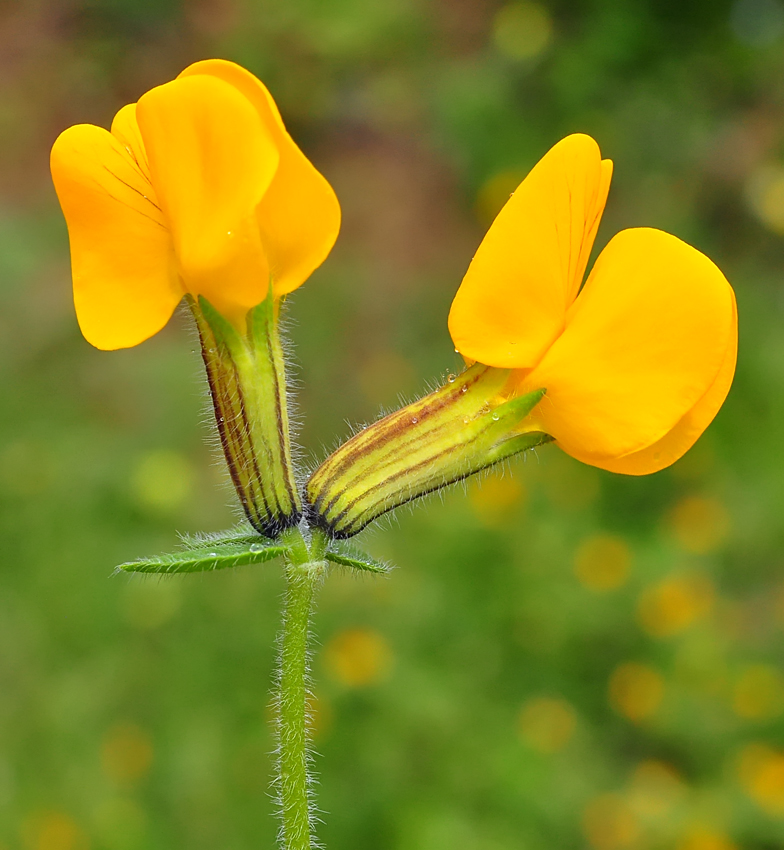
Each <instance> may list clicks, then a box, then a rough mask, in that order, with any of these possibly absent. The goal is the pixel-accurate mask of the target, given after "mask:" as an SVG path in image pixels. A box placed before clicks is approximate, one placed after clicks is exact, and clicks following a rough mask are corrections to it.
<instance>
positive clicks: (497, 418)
mask: <svg viewBox="0 0 784 850" xmlns="http://www.w3.org/2000/svg"><path fill="white" fill-rule="evenodd" d="M500 418H501V417H500V416H499V415H498V414H497V413H493V422H498V420H499V419H500Z"/></svg>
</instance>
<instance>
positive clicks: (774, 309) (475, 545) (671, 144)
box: [0, 0, 784, 850]
mask: <svg viewBox="0 0 784 850" xmlns="http://www.w3.org/2000/svg"><path fill="white" fill-rule="evenodd" d="M208 56H221V57H225V58H229V59H234V60H236V61H239V62H241V63H242V64H244V65H246V66H247V67H248V68H250V69H251V70H252V71H254V72H255V73H257V74H258V75H259V76H260V77H261V78H262V79H264V80H265V81H266V82H267V84H268V86H269V87H270V89H271V90H272V92H273V94H274V95H275V97H276V99H277V101H278V103H279V105H280V108H281V111H282V113H283V115H284V118H285V120H286V121H287V123H288V125H289V127H290V129H291V131H292V133H293V135H294V137H295V138H296V139H297V140H298V141H299V143H300V144H301V145H302V147H303V148H304V149H305V150H306V152H307V153H308V155H309V156H310V157H311V158H312V160H313V161H314V162H315V163H316V164H317V166H318V167H319V168H320V169H321V170H322V171H323V173H324V174H325V175H326V176H327V177H328V178H329V179H330V181H331V182H332V184H333V186H334V187H335V189H336V191H337V193H338V196H339V198H340V200H341V203H342V206H343V210H344V226H343V230H342V234H341V236H340V239H339V242H338V245H337V246H336V248H335V250H334V252H333V255H332V256H331V257H330V259H329V260H328V262H327V263H326V264H325V265H324V267H323V268H322V269H320V270H319V271H318V272H317V273H316V274H315V275H314V276H313V278H312V280H311V281H310V282H309V283H308V284H307V285H306V286H304V287H303V288H302V289H301V290H300V291H298V292H297V293H296V294H295V295H294V296H293V297H291V299H290V302H289V310H288V316H289V325H288V335H289V339H290V341H291V351H292V354H293V356H294V357H295V359H296V363H297V366H296V378H297V387H298V388H297V395H298V407H299V411H300V421H301V431H300V443H301V445H302V447H303V467H307V466H309V465H312V464H315V463H316V462H318V459H319V458H321V457H323V456H324V454H325V452H326V451H328V450H329V448H330V447H334V446H335V445H336V444H337V442H338V441H339V440H341V439H343V438H345V437H346V436H347V435H348V434H349V432H350V431H349V425H348V424H347V423H349V422H350V423H356V422H361V421H368V420H371V419H372V418H373V417H375V416H376V415H377V413H378V412H379V410H380V409H381V408H382V407H387V408H388V407H389V406H391V405H394V404H395V403H396V400H397V397H398V394H402V395H403V396H404V397H406V398H410V397H412V396H413V395H415V394H417V393H419V392H421V391H423V390H424V389H425V388H426V387H428V386H431V385H433V383H434V382H436V381H437V380H439V379H440V377H441V376H443V375H444V374H446V373H447V372H448V371H454V370H455V369H456V368H458V365H459V364H458V360H457V355H456V354H454V352H453V348H452V345H451V343H450V340H449V336H448V334H447V331H446V314H447V311H448V308H449V304H450V300H451V298H452V296H453V294H454V292H455V290H456V288H457V286H458V284H459V282H460V279H461V276H462V274H463V272H464V270H465V268H466V266H467V264H468V262H469V260H470V258H471V256H472V253H473V252H474V250H475V249H476V246H477V245H478V243H479V241H480V239H481V236H482V234H483V232H484V229H485V228H486V226H487V225H488V223H489V221H490V220H491V218H492V214H493V213H494V211H495V210H496V209H497V208H498V206H499V204H500V203H501V202H502V200H503V197H504V195H505V193H506V194H508V192H509V191H511V189H512V188H513V187H514V181H515V180H518V179H519V178H520V177H521V176H523V175H524V174H525V172H526V170H527V169H528V168H530V167H531V166H532V165H533V164H534V162H535V161H536V160H537V159H538V158H539V157H540V156H541V155H542V154H543V153H544V152H545V151H546V150H547V148H548V147H549V146H550V145H551V144H553V143H554V142H555V141H557V140H558V139H559V138H560V137H562V136H563V135H566V134H567V133H570V132H575V131H581V132H588V133H591V134H592V135H593V136H594V137H595V138H596V139H597V140H598V141H599V143H600V145H601V147H602V151H603V153H604V154H605V156H609V157H610V158H612V159H613V160H614V161H615V169H616V170H615V179H614V183H613V188H612V190H611V193H610V199H609V202H608V206H607V211H606V214H605V218H604V222H603V224H602V229H601V231H600V234H599V238H598V246H599V247H601V246H602V245H603V244H605V243H606V241H607V240H608V239H609V238H610V236H611V235H612V234H613V233H614V232H616V231H617V230H619V229H621V228H624V227H630V226H639V225H651V226H656V227H661V228H663V229H666V230H669V231H671V232H673V233H675V234H676V235H678V236H680V237H681V238H683V239H685V240H687V241H689V242H691V243H692V244H694V245H695V246H697V247H699V248H700V249H702V250H703V251H705V252H706V253H707V254H708V255H709V256H710V257H711V258H713V259H714V260H715V261H716V262H717V263H718V264H719V266H720V267H721V268H722V269H723V270H724V271H725V273H726V274H727V276H728V277H729V279H730V281H731V282H732V283H733V285H734V286H735V288H736V292H737V296H738V302H739V310H740V317H741V349H740V359H739V363H738V373H737V378H736V382H735V385H734V387H733V390H732V392H731V394H730V397H729V399H728V401H727V403H726V405H725V407H724V409H723V410H722V411H721V413H720V414H719V416H718V418H717V420H716V422H715V423H714V424H713V425H712V426H711V427H710V429H709V430H708V432H707V434H706V435H705V436H704V437H703V438H702V440H701V441H700V443H699V444H698V445H697V447H696V448H695V449H694V450H693V451H692V452H691V453H690V454H689V455H688V456H687V457H686V458H684V459H683V460H682V461H681V462H679V463H678V464H676V465H675V466H674V467H673V468H672V469H670V470H667V471H664V472H661V473H659V474H657V475H654V476H651V477H648V478H644V479H631V478H624V477H620V476H615V475H612V474H609V473H603V472H600V471H597V470H594V469H591V468H588V467H583V466H581V465H579V464H577V463H576V462H573V461H571V460H570V459H569V458H567V457H565V456H563V455H561V454H560V453H559V452H558V450H557V449H555V448H553V447H546V448H545V449H543V450H541V451H539V452H537V454H536V455H535V456H533V455H532V456H530V457H528V458H526V459H525V460H521V461H519V462H517V463H515V464H514V465H513V468H512V469H511V470H506V472H505V474H504V476H495V477H493V478H491V479H489V480H487V481H486V482H485V483H484V486H483V487H481V488H479V487H477V486H476V485H475V484H471V485H469V487H468V493H467V494H466V493H465V492H463V491H462V490H460V489H456V490H454V491H452V492H449V493H448V494H446V495H445V496H444V498H443V499H438V498H434V499H431V500H430V501H428V502H426V503H424V504H421V505H418V506H417V507H416V508H415V510H412V511H405V510H404V511H402V512H400V514H399V515H398V516H396V517H395V518H394V520H393V521H391V522H388V523H386V524H382V527H380V528H378V529H376V530H372V531H368V532H365V533H364V534H363V535H362V537H361V538H360V540H359V541H358V542H359V543H360V544H361V545H364V546H365V547H366V548H367V549H368V550H369V551H370V552H372V553H373V554H374V555H376V556H378V557H381V558H384V559H388V560H390V561H392V562H393V563H394V564H395V565H396V566H397V567H398V568H399V569H397V570H396V571H395V572H394V573H393V574H392V576H391V577H390V578H389V579H380V580H376V579H375V578H365V579H361V580H357V579H354V578H352V577H351V576H347V575H343V574H340V573H334V574H333V575H331V576H330V577H329V578H328V580H327V582H326V585H325V587H324V590H323V593H322V597H321V602H320V607H319V611H318V615H317V618H316V623H315V628H316V632H317V634H318V638H319V642H320V644H321V646H320V647H319V648H318V649H317V651H316V653H315V658H314V665H313V666H314V690H315V692H316V695H317V698H318V699H317V704H316V707H315V711H316V718H317V736H316V749H317V751H318V753H319V755H318V757H317V759H316V768H317V771H318V773H319V774H320V775H321V783H320V789H319V803H320V806H321V808H322V809H323V810H324V812H325V813H326V814H325V824H324V826H323V827H322V829H321V836H322V838H323V840H324V842H325V844H326V846H327V847H330V848H344V850H349V848H357V850H359V848H374V850H518V848H525V850H545V848H547V850H572V848H574V850H582V848H594V850H625V848H642V849H643V850H644V849H645V848H652V850H656V848H661V849H662V850H665V848H673V850H732V848H739V850H740V848H743V850H774V848H777V847H781V846H782V844H783V843H784V755H782V748H784V714H782V712H784V683H783V682H784V679H782V673H781V665H782V661H784V642H783V640H782V639H783V637H784V552H782V543H783V542H784V540H783V538H784V450H782V441H783V440H784V288H783V287H782V267H784V241H782V235H783V234H784V177H783V176H782V175H784V171H783V170H782V169H783V168H784V164H783V163H784V160H783V159H782V156H783V155H784V147H783V146H782V143H783V142H784V117H783V116H784V112H783V111H782V110H783V109H784V6H783V5H782V3H781V2H779V0H737V2H734V3H730V2H725V0H711V2H707V0H681V2H673V0H659V1H658V2H655V0H551V1H550V0H548V1H547V2H543V3H542V4H541V5H539V6H532V5H531V4H530V3H519V4H517V5H513V6H504V5H503V4H499V3H497V2H493V0H372V2H367V0H366V2H358V0H268V2H262V0H190V2H183V3H178V2H172V0H155V2H153V0H91V2H90V1H89V0H17V2H15V3H14V2H11V3H8V4H5V5H3V6H2V7H0V64H1V65H2V74H0V293H1V295H2V300H1V301H0V304H1V305H2V306H1V307H0V390H1V395H0V848H2V850H17V848H19V849H20V850H22V848H24V850H88V848H90V850H141V848H144V850H159V848H160V850H163V848H167V850H174V848H182V849H183V850H186V848H187V850H198V849H199V848H210V850H245V848H267V847H270V848H271V847H273V846H274V841H275V828H276V827H275V822H274V820H273V818H272V817H271V812H272V804H271V801H270V796H269V780H270V775H271V761H270V755H269V753H270V750H271V748H272V740H271V736H270V730H269V708H268V703H269V689H270V683H271V678H272V675H273V655H274V644H275V636H276V631H277V627H278V609H279V605H280V596H281V590H282V584H281V575H280V569H279V567H278V565H276V564H269V565H263V566H260V567H255V568H243V569H239V570H236V571H233V572H226V573H221V574H215V575H206V576H187V577H182V578H181V579H172V580H168V581H152V580H139V579H137V580H132V579H130V578H128V577H126V576H119V577H112V569H113V567H114V565H115V564H117V563H120V562H123V561H126V560H130V559H133V558H137V557H143V556H146V555H152V554H155V553H157V552H160V551H166V550H168V549H170V548H172V547H173V546H174V545H175V544H176V541H177V537H176V532H177V531H182V532H194V531H200V530H206V531H210V530H219V529H222V528H225V527H227V526H229V525H230V524H232V523H233V521H234V518H235V510H234V507H233V499H232V495H231V493H230V491H229V489H228V487H227V485H226V481H225V477H224V475H223V472H222V468H221V465H220V462H219V459H218V458H217V456H216V454H215V451H214V447H213V449H211V448H210V447H209V444H210V443H212V442H214V441H213V438H212V430H211V425H210V424H209V415H208V411H207V405H206V400H205V385H204V380H203V377H202V373H201V365H200V362H199V358H198V356H197V353H196V352H195V351H194V349H195V338H194V334H193V332H192V330H191V329H190V328H189V327H188V324H187V321H186V320H185V317H184V316H181V317H180V318H177V319H175V320H173V321H172V322H171V323H170V326H169V327H168V328H167V329H166V330H165V331H164V332H163V333H162V334H160V335H159V336H158V337H156V338H155V339H153V340H151V341H149V342H147V343H145V344H144V345H143V346H141V347H139V348H138V349H134V350H130V351H122V352H115V353H103V352H98V351H96V350H93V349H91V348H90V346H89V345H88V344H87V343H85V342H84V341H83V339H82V338H81V336H80V334H79V331H78V327H77V325H76V321H75V318H74V315H73V308H72V305H71V300H70V282H69V268H68V247H67V235H66V230H65V225H64V222H63V221H62V218H61V216H60V213H59V210H58V207H57V204H56V199H55V196H54V192H53V190H52V189H51V186H50V183H49V179H48V171H47V154H48V149H49V146H50V145H51V142H52V141H53V140H54V138H55V136H56V135H57V133H58V132H59V131H60V130H62V129H63V128H65V127H66V126H68V125H69V124H72V123H80V122H93V123H97V124H101V125H104V126H108V124H109V122H110V121H111V118H112V116H113V114H114V112H115V111H116V110H117V109H118V108H119V107H120V106H121V105H122V104H124V103H127V102H130V101H133V100H135V99H136V98H137V97H138V96H139V95H140V94H141V93H142V92H144V91H145V90H146V89H148V88H150V87H151V86H153V85H156V84H159V83H161V82H164V81H166V80H169V79H171V78H172V77H173V76H175V75H176V74H177V73H178V72H179V70H181V68H182V67H184V66H185V65H186V64H188V63H190V62H192V61H195V60H197V59H200V58H205V57H208ZM510 472H511V477H510ZM596 535H610V536H611V537H610V546H611V547H614V548H611V552H615V553H616V555H617V553H618V552H619V551H620V552H621V553H622V555H623V553H626V555H628V559H629V564H630V566H629V570H628V575H625V574H624V573H623V569H622V566H623V563H622V562H623V557H620V556H619V557H620V561H619V562H618V563H620V564H621V567H618V563H615V562H614V561H613V562H612V563H610V567H612V565H613V563H615V566H616V568H617V569H618V570H620V572H617V575H616V577H615V578H616V580H615V581H614V582H613V581H612V580H608V581H607V582H605V583H606V584H608V583H609V584H613V583H614V584H615V585H617V586H616V587H614V588H606V589H604V590H602V589H596V585H597V582H598V583H599V584H601V575H602V574H603V573H602V569H603V567H606V564H605V563H604V562H603V561H602V558H599V559H598V560H597V556H595V555H594V557H593V559H591V557H589V555H590V552H591V551H594V550H595V549H596V546H595V542H596ZM602 540H604V541H605V544H607V538H606V537H602V538H600V542H601V541H602ZM586 541H587V542H586ZM591 541H593V543H592V542H591ZM591 546H594V549H591ZM605 548H606V546H605ZM597 551H599V552H600V553H601V551H603V550H601V549H599V550H597ZM586 552H588V553H589V555H586V554H585V553H586ZM602 557H604V558H605V560H606V558H607V557H609V556H606V555H605V556H602ZM614 557H615V556H614ZM610 561H612V558H610ZM616 561H617V558H616ZM575 565H577V569H576V567H575ZM581 565H582V566H581ZM611 572H612V570H611ZM581 576H582V579H581V578H580V577H581ZM597 576H599V578H598V579H597ZM611 578H612V576H611ZM629 664H632V665H638V666H633V667H628V666H623V665H629ZM619 669H620V672H619ZM630 671H631V672H630ZM635 675H636V678H635Z"/></svg>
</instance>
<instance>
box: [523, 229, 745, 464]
mask: <svg viewBox="0 0 784 850" xmlns="http://www.w3.org/2000/svg"><path fill="white" fill-rule="evenodd" d="M734 332H735V314H734V297H733V293H732V289H731V287H730V285H729V284H728V283H727V281H726V279H725V277H724V275H723V274H722V273H721V272H720V271H719V269H718V268H717V267H716V266H715V265H714V264H713V263H712V262H711V261H710V260H709V259H708V258H707V257H706V256H705V255H704V254H701V253H700V252H699V251H697V250H696V249H695V248H692V247H691V246H689V245H687V244H686V243H685V242H682V241H681V240H680V239H677V238H676V237H674V236H670V235H669V234H667V233H663V232H662V231H660V230H652V229H649V228H638V229H633V230H624V231H622V232H621V233H619V234H618V235H617V236H615V238H614V239H612V240H611V242H610V243H609V244H608V245H607V247H606V248H605V249H604V251H602V253H601V255H600V256H599V258H598V260H597V261H596V266H595V267H594V269H593V271H592V272H591V275H590V277H589V278H588V282H587V283H586V285H585V288H584V289H583V291H582V292H581V293H580V296H579V297H578V298H577V300H576V301H575V303H574V305H573V306H572V308H571V310H570V311H569V314H568V316H567V325H566V329H565V330H564V332H563V334H562V335H561V336H560V337H559V338H558V339H557V340H556V342H555V343H554V344H553V346H552V347H551V348H550V350H549V351H548V352H547V354H546V355H545V356H544V358H543V359H542V361H541V363H539V365H538V366H537V367H536V368H535V369H534V370H533V371H532V372H531V373H529V374H528V375H527V376H526V377H525V379H524V380H523V381H522V385H521V391H527V390H530V389H531V388H533V387H537V388H540V387H545V388H546V389H547V395H546V396H545V398H544V399H543V400H542V402H541V403H540V404H539V406H538V408H537V409H536V411H535V416H536V417H537V419H538V422H537V424H538V426H539V427H541V428H542V429H543V430H545V431H546V432H547V433H548V434H550V435H551V436H553V437H554V438H555V439H556V440H557V441H558V443H559V445H560V446H561V447H562V448H563V449H564V451H566V452H567V453H568V454H570V455H572V456H574V457H576V458H578V459H582V458H586V462H588V463H596V458H604V459H605V460H606V461H609V460H611V459H613V458H621V457H623V456H625V455H629V454H631V453H632V452H639V451H641V450H643V449H647V448H648V447H650V446H652V445H653V444H654V443H656V442H658V441H659V440H661V439H662V438H663V437H664V436H665V435H666V434H668V432H670V431H671V430H672V429H673V428H675V426H676V425H677V423H678V422H679V421H680V420H681V419H682V418H683V417H684V416H686V414H687V413H688V412H689V411H690V410H692V409H693V408H695V405H697V403H698V402H699V401H700V399H701V398H702V397H703V396H705V394H706V393H707V391H708V389H709V388H710V387H711V386H712V385H713V384H714V383H715V382H716V380H717V376H718V374H719V371H720V370H721V368H722V364H723V362H724V360H725V357H726V356H727V351H728V349H730V348H731V345H732V342H731V340H732V335H733V334H734ZM697 412H698V413H699V411H697ZM700 415H701V414H700ZM698 421H700V422H701V421H702V420H701V419H699V420H698ZM705 424H707V423H705ZM684 427H691V426H689V425H688V423H687V425H686V426H684ZM588 458H592V459H593V460H588ZM597 465H599V464H597Z"/></svg>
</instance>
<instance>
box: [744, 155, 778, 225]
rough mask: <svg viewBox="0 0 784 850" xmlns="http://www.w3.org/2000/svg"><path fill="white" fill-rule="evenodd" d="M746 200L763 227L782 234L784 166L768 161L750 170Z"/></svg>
mask: <svg viewBox="0 0 784 850" xmlns="http://www.w3.org/2000/svg"><path fill="white" fill-rule="evenodd" d="M746 201H747V203H748V205H749V207H750V208H751V211H752V212H753V213H754V215H756V216H757V218H758V219H759V220H760V221H761V222H762V223H763V224H764V225H765V227H767V228H768V229H769V230H772V231H773V232H774V233H778V234H780V235H782V236H784V167H782V166H781V165H778V164H771V163H768V164H766V165H762V166H760V167H759V168H756V169H755V170H754V171H752V173H751V174H750V175H749V179H748V181H747V182H746Z"/></svg>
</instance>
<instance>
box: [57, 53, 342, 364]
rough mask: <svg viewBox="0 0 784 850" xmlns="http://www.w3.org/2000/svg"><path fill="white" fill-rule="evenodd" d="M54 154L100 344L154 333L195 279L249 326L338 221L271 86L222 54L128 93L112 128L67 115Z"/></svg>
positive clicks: (84, 310) (80, 299) (321, 255)
mask: <svg viewBox="0 0 784 850" xmlns="http://www.w3.org/2000/svg"><path fill="white" fill-rule="evenodd" d="M51 166H52V177H53V180H54V184H55V188H56V190H57V195H58V197H59V199H60V204H61V206H62V208H63V212H64V214H65V218H66V221H67V223H68V233H69V237H70V243H71V262H72V270H73V285H74V301H75V304H76V313H77V317H78V319H79V325H80V327H81V329H82V332H83V334H84V336H85V337H86V339H87V340H88V341H89V342H91V343H92V344H93V345H95V346H96V347H98V348H102V349H116V348H127V347H129V346H133V345H137V344H138V343H140V342H142V341H143V340H145V339H147V338H148V337H150V336H152V335H153V334H155V333H157V332H158V331H159V330H160V329H161V328H162V327H163V326H164V325H165V324H166V322H167V321H168V320H169V318H170V316H171V314H172V313H173V311H174V309H175V307H176V306H177V304H178V303H179V301H180V300H181V299H182V297H183V295H185V294H186V293H188V294H190V295H191V296H194V297H198V296H200V295H201V296H204V297H205V298H206V299H207V300H208V301H209V302H210V303H211V304H212V305H213V306H214V307H215V309H216V310H218V311H219V312H220V313H221V314H223V315H224V316H225V317H226V318H228V319H229V320H230V322H231V323H232V324H233V325H234V326H235V327H236V328H238V329H239V330H240V331H243V330H244V323H245V317H246V315H247V313H248V311H249V310H250V309H251V308H253V307H255V306H256V305H257V304H260V303H261V302H262V301H264V300H265V297H266V295H267V292H268V287H269V286H270V285H271V286H272V290H273V295H274V296H275V297H280V296H282V295H284V294H286V293H288V292H291V291H292V290H294V289H296V288H297V287H298V286H300V284H302V283H303V282H304V281H305V280H306V279H307V277H308V276H309V275H310V274H311V272H312V271H313V270H314V269H315V268H316V267H317V266H319V265H320V264H321V263H322V262H323V260H324V259H325V258H326V256H327V254H328V253H329V251H330V250H331V248H332V245H333V244H334V242H335V239H336V237H337V233H338V229H339V227H340V207H339V205H338V202H337V199H336V197H335V194H334V192H333V191H332V189H331V187H330V186H329V184H328V183H327V181H326V180H325V179H324V177H322V175H321V174H320V173H319V172H318V171H317V170H316V169H315V168H314V167H313V165H312V164H311V163H310V162H309V161H308V160H307V159H306V157H305V156H304V154H303V153H302V152H301V151H300V150H299V148H298V147H297V146H296V144H295V143H294V142H293V140H292V139H291V137H290V136H289V134H288V133H287V132H286V128H285V127H284V126H283V122H282V120H281V117H280V114H279V112H278V109H277V107H276V106H275V102H274V101H273V99H272V97H271V95H270V93H269V92H268V91H267V89H266V88H265V87H264V85H263V84H262V83H261V82H260V81H259V80H258V79H256V77H254V76H253V75H252V74H251V73H249V72H248V71H246V70H244V69H243V68H241V67H240V66H238V65H235V64H233V63H231V62H226V61H223V60H219V59H211V60H207V61H204V62H197V63H195V64H194V65H190V66H189V67H188V68H186V69H185V70H184V71H183V72H182V73H181V74H180V75H179V76H178V77H177V79H176V80H173V81H172V82H169V83H165V84H164V85H161V86H157V87H156V88H154V89H151V90H150V91H149V92H147V93H146V94H144V95H143V96H142V97H141V98H140V99H139V102H138V103H135V104H130V105H128V106H124V107H123V108H122V109H121V110H120V111H119V112H118V113H117V115H116V116H115V118H114V121H113V122H112V128H111V132H108V131H107V130H104V129H102V128H101V127H95V126H93V125H91V124H79V125H77V126H75V127H70V128H68V129H67V130H65V131H64V132H63V133H62V134H61V135H60V136H59V138H58V139H57V141H56V142H55V144H54V147H53V148H52V156H51Z"/></svg>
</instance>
